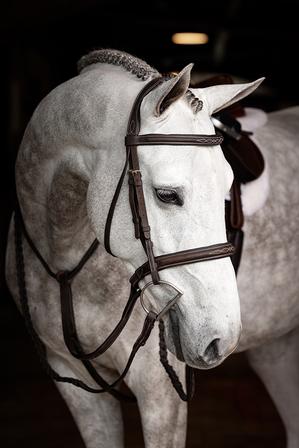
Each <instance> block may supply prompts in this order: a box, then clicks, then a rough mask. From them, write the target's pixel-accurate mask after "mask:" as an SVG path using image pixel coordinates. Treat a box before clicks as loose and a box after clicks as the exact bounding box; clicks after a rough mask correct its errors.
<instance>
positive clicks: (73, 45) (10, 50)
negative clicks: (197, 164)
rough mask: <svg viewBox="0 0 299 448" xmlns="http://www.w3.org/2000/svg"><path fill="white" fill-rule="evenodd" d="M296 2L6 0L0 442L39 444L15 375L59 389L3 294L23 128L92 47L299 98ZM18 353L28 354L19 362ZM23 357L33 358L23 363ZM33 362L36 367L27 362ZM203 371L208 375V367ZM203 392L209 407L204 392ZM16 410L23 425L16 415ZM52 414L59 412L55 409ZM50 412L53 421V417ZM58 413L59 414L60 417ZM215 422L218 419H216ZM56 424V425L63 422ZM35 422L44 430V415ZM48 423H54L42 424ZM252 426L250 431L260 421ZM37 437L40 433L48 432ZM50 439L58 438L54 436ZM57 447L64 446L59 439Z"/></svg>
mask: <svg viewBox="0 0 299 448" xmlns="http://www.w3.org/2000/svg"><path fill="white" fill-rule="evenodd" d="M297 3H298V2H297V1H292V0H285V1H284V2H269V1H262V0H259V1H258V0H251V1H250V2H249V1H248V2H245V1H242V0H226V1H225V0H222V1H216V0H215V1H213V2H211V1H207V0H205V1H201V0H198V1H196V2H195V1H194V2H181V3H177V2H175V1H166V0H165V1H164V0H160V1H159V0H152V1H151V2H141V1H138V2H137V1H132V2H125V1H119V0H105V1H100V0H72V1H70V0H51V1H49V0H43V1H38V0H27V1H21V0H10V1H9V2H6V3H5V4H2V5H1V15H0V46H1V56H2V57H1V59H2V60H1V72H0V80H1V92H2V95H1V106H2V107H1V127H2V129H1V137H2V141H1V165H0V169H1V171H0V186H1V189H0V195H1V196H0V197H1V220H0V231H1V238H0V257H1V258H0V269H1V277H0V279H1V283H0V285H1V302H0V303H1V305H0V312H1V317H0V323H1V337H2V339H1V346H2V348H3V354H2V367H3V370H2V381H3V384H6V385H7V387H4V391H5V393H4V395H3V396H4V401H3V402H2V405H3V406H1V415H2V416H3V415H6V416H7V426H6V429H5V430H4V431H2V432H0V444H1V446H5V447H8V446H11V447H15V446H17V443H19V442H20V439H22V436H21V434H22V432H20V438H16V433H17V432H18V431H22V430H23V431H25V432H24V434H25V435H24V437H25V439H26V443H25V445H24V446H27V445H28V446H29V445H30V446H33V445H32V440H33V439H34V426H36V425H34V418H33V414H34V412H35V411H34V409H35V407H36V406H37V407H38V406H39V405H38V403H39V401H38V398H37V399H36V400H33V401H29V402H28V406H26V405H24V406H23V407H20V400H21V401H22V400H28V399H29V396H28V394H27V395H22V393H24V392H22V393H21V392H20V393H21V395H19V396H18V398H16V397H15V396H14V394H13V392H12V391H18V390H22V391H23V390H24V389H25V390H26V388H27V386H28V383H26V381H25V382H24V381H21V380H20V379H19V378H20V374H21V373H22V372H23V373H24V372H25V376H26V375H28V378H29V379H30V378H31V380H30V381H32V374H33V378H35V379H36V383H37V384H38V386H37V387H38V388H40V389H37V390H35V389H34V384H31V383H30V384H31V386H30V387H31V389H30V391H31V392H30V393H32V394H33V395H34V394H37V395H39V394H40V393H45V394H46V395H47V393H48V395H49V396H52V395H51V394H52V393H54V392H53V389H51V387H52V385H51V384H49V383H48V382H47V379H45V378H44V377H43V376H42V373H41V372H40V370H39V365H38V363H37V361H36V358H35V355H34V353H32V352H31V345H30V341H29V340H28V339H27V335H26V333H25V331H24V328H23V322H22V320H21V319H20V318H19V316H18V313H17V311H16V309H15V307H14V305H13V303H12V301H11V299H10V297H9V295H8V293H7V290H6V286H5V281H4V274H3V272H4V269H3V266H4V256H5V245H6V233H7V226H8V221H9V217H10V214H11V210H12V206H13V185H14V176H13V170H14V160H15V156H16V153H17V149H18V145H19V143H20V140H21V137H22V134H23V132H24V129H25V126H26V124H27V122H28V120H29V118H30V116H31V114H32V112H33V110H34V108H35V107H36V106H37V104H38V102H39V101H40V100H41V99H42V98H43V97H44V96H45V95H46V94H47V93H48V92H49V91H50V90H51V89H52V88H54V87H55V86H56V85H58V84H59V83H61V82H63V81H65V80H67V79H68V78H70V77H72V76H75V75H76V62H77V60H78V59H79V58H80V57H81V56H82V55H83V54H85V53H87V52H88V51H90V50H91V49H94V48H99V47H110V48H117V49H121V50H125V51H127V52H129V53H132V54H134V55H136V56H138V57H140V58H142V59H144V60H146V61H147V62H148V63H149V64H151V65H153V66H155V67H156V68H157V69H158V70H160V71H161V72H165V71H169V70H171V71H173V70H179V69H181V68H183V66H184V65H186V64H188V63H189V62H194V63H195V67H194V74H195V75H196V74H197V75H199V76H201V77H208V75H209V74H215V73H229V74H231V75H232V76H233V77H236V78H238V79H240V80H244V81H247V80H253V79H255V78H258V77H260V76H266V81H265V82H264V83H263V87H262V88H261V89H259V93H256V94H253V95H252V96H251V97H250V98H248V99H247V100H245V105H246V104H248V105H254V106H257V107H262V108H263V109H264V110H266V111H271V110H274V109H279V108H282V107H284V106H288V105H295V104H298V102H299V89H298V87H297V83H298V74H297V71H296V65H297V64H296V55H297V53H296V52H297V46H298V41H299V39H298V37H299V31H298V26H297V23H296V20H297V14H296V6H297ZM177 31H199V32H206V33H207V34H208V35H209V38H210V40H209V43H208V44H207V45H203V46H175V45H174V44H173V43H172V42H171V35H172V34H173V33H174V32H177ZM21 355H23V357H22V356H21ZM19 356H21V360H23V362H21V361H18V357H19ZM27 358H29V361H30V362H29V361H28V362H27V361H26V359H27ZM235 359H236V360H237V361H234V362H235V363H236V364H234V365H233V367H234V369H235V370H234V372H239V373H240V375H241V376H236V375H235V376H233V377H232V378H245V380H246V381H247V380H248V378H249V379H251V380H252V381H253V384H254V387H256V388H257V389H254V388H253V389H252V390H253V393H256V392H257V391H258V392H260V393H261V396H263V397H264V400H265V402H263V401H262V402H261V403H260V406H266V409H268V410H269V412H270V414H269V415H270V417H269V418H270V420H271V419H273V422H274V423H273V426H271V424H270V426H269V431H268V432H267V431H266V433H267V434H268V435H269V437H270V435H274V436H276V439H275V440H276V441H278V442H277V443H278V445H277V446H283V445H282V440H283V430H282V427H281V422H280V420H279V417H278V416H277V414H276V412H275V410H274V408H273V407H272V405H271V404H270V401H267V400H269V398H268V396H267V393H266V391H265V390H264V389H263V387H262V385H261V384H260V383H259V381H258V380H257V379H256V378H255V376H254V375H253V374H252V373H251V372H250V370H247V369H248V367H245V365H246V364H244V362H245V361H243V360H242V359H243V358H240V357H239V358H238V356H237V357H236V358H235ZM230 362H233V361H228V367H223V368H222V367H221V368H219V369H218V372H220V373H219V375H220V376H219V377H217V375H218V374H216V373H215V374H211V375H212V376H211V377H209V378H212V380H211V381H214V380H215V384H216V386H215V387H216V389H217V387H218V386H219V383H217V381H218V380H219V381H220V382H221V381H224V380H223V378H231V376H230V375H233V373H232V369H230V364H229V363H230ZM24 363H25V365H26V368H25V369H24ZM35 363H36V364H35ZM28 366H33V367H32V369H31V367H28ZM221 369H222V370H221ZM222 374H223V375H224V377H223V376H221V375H222ZM213 375H216V376H215V377H214V376H213ZM242 375H243V377H242ZM203 377H204V378H207V376H206V374H205V373H204V374H203ZM28 378H27V379H28ZM41 378H42V380H41ZM221 378H222V379H221ZM245 380H244V381H245ZM236 381H237V380H236ZM240 381H241V380H240ZM248 381H249V380H248ZM224 383H225V381H224ZM45 384H46V385H47V386H45ZM213 384H214V383H213ZM225 384H226V383H225ZM225 384H224V390H226V389H225V387H230V386H227V384H226V386H225ZM228 384H231V383H230V382H229V383H228ZM240 384H241V385H242V384H243V383H242V382H241V383H240ZM245 384H247V383H245ZM43 387H48V388H49V389H47V388H46V389H43ZM240 387H241V388H242V387H243V386H240ZM244 387H245V386H244ZM45 391H46V392H45ZM54 391H55V389H54ZM223 393H224V392H223ZM263 394H264V395H263ZM5 397H6V398H5ZM224 397H225V393H224ZM245 398H246V393H245ZM247 398H248V397H247ZM224 399H227V397H226V398H224ZM5 400H6V401H5ZM18 400H19V401H18ZM206 400H207V407H208V408H209V406H210V402H209V400H208V396H207V397H206ZM54 401H55V400H54ZM249 401H250V400H249ZM265 403H266V404H265ZM55 406H58V409H59V406H62V404H61V401H60V399H59V398H56V401H55ZM267 406H268V407H267ZM7 407H8V409H9V412H8V411H7ZM19 409H23V412H24V415H25V414H26V412H27V411H28V409H31V411H32V413H33V414H30V412H29V417H28V419H27V420H25V421H26V422H27V423H26V425H25V424H23V425H22V424H21V423H20V422H21V421H24V420H23V419H24V415H23V414H22V412H21V415H20V413H19V414H18V410H19ZM39 409H41V408H39ZM204 409H205V408H204ZM7 412H8V413H7ZM61 412H62V417H61V418H62V419H63V418H66V420H65V421H64V422H65V423H64V424H65V425H66V427H67V424H69V425H70V428H71V429H70V432H72V431H73V427H72V426H71V425H72V424H71V423H66V422H70V420H67V417H66V416H67V415H68V414H67V412H66V411H61ZM198 412H200V411H198ZM201 412H202V411H201ZM224 412H226V411H225V410H224ZM271 412H272V414H271ZM58 415H60V414H59V411H58ZM132 415H134V412H133V411H132ZM16 416H18V420H17V422H18V423H17V422H16V421H15V420H14V418H15V417H16ZM55 416H56V417H57V415H56V414H55ZM44 418H45V419H47V416H44ZM68 418H69V416H68ZM57 419H58V420H60V418H59V417H57ZM2 421H3V420H2ZM62 421H63V420H62ZM211 421H212V419H211ZM240 421H241V420H240ZM271 421H272V420H271ZM32 422H33V423H32ZM27 424H28V425H29V428H30V424H31V430H32V431H31V430H30V429H28V431H27V432H26V430H25V429H24V428H25V427H26V428H27ZM215 424H216V425H217V422H216V423H215ZM239 424H241V423H240V422H239ZM255 424H256V423H255ZM54 426H55V425H54ZM62 426H63V424H62ZM50 427H51V425H50ZM58 427H59V428H60V426H59V425H58ZM63 427H64V426H63ZM7 428H10V429H7ZM20 428H21V429H20ZM39 428H43V425H42V424H41V423H40V424H39ZM44 428H49V426H47V425H44ZM55 428H56V426H55ZM254 428H255V429H253V433H254V431H256V426H255V427H254ZM56 430H57V428H56ZM60 430H61V428H60V429H59V430H58V432H57V434H58V433H59V434H60V432H63V431H60ZM15 431H16V432H15ZM30 431H31V432H30ZM59 431H60V432H59ZM260 432H261V433H262V431H260ZM38 433H40V430H38ZM249 433H250V431H249ZM30 434H32V439H30V437H31V436H30ZM42 434H43V433H42ZM236 434H238V432H236ZM60 435H61V434H60ZM259 435H261V434H259ZM40 437H41V439H42V440H43V437H42V435H41V436H40ZM236 437H237V436H236ZM28 438H29V439H28ZM274 438H275V437H274ZM49 440H50V439H49ZM71 440H72V439H71ZM236 440H239V439H236ZM257 440H259V439H257ZM74 443H75V442H74ZM190 443H191V442H190ZM256 443H257V442H256ZM273 443H274V442H273ZM279 443H280V444H279ZM230 445H231V446H241V444H240V445H238V442H237V444H236V445H233V443H232V441H231V440H230ZM44 446H46V445H44ZM47 446H58V444H57V442H55V436H53V440H52V442H51V441H49V443H48V445H47ZM59 446H60V445H59ZM61 446H65V445H63V443H62V445H61ZM73 446H79V445H76V444H74V445H73ZM80 446H81V445H80ZM131 446H133V445H131ZM136 446H137V445H136ZM190 446H191V445H190ZM192 446H193V445H192ZM194 446H195V445H194ZM206 446H213V445H212V444H210V445H209V444H207V445H206ZM218 446H219V447H220V445H218ZM221 446H222V445H221ZM223 446H225V445H223ZM243 446H245V445H243ZM255 446H258V445H257V444H255ZM261 446H265V445H261ZM272 446H274V445H273V444H272ZM275 446H276V445H275Z"/></svg>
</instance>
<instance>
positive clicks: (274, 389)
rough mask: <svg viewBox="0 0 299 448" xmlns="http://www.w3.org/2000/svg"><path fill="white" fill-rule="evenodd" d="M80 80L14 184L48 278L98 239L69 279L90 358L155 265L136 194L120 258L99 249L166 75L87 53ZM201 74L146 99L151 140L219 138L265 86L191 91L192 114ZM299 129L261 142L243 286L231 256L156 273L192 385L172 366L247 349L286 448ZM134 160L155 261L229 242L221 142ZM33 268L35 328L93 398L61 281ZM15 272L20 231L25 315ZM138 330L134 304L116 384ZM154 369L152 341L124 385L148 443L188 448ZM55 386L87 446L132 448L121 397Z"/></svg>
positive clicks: (292, 417)
mask: <svg viewBox="0 0 299 448" xmlns="http://www.w3.org/2000/svg"><path fill="white" fill-rule="evenodd" d="M81 68H82V70H81V73H80V74H79V76H76V77H75V78H73V79H70V80H69V81H67V82H65V83H64V84H62V85H60V86H58V87H57V88H56V89H54V90H53V91H52V92H51V93H50V94H49V95H48V96H47V97H46V98H45V99H43V101H42V102H41V103H40V104H39V106H38V107H37V109H36V111H35V112H34V114H33V117H32V119H31V120H30V122H29V124H28V126H27V129H26V132H25V135H24V138H23V141H22V144H21V147H20V150H19V154H18V158H17V163H16V184H17V193H18V197H19V202H20V206H21V210H22V213H23V216H24V220H25V224H26V227H27V229H28V231H29V233H30V235H31V237H32V239H33V241H34V243H35V244H36V246H37V247H38V249H39V250H40V252H41V253H42V254H43V257H44V258H45V259H46V260H47V262H48V264H49V265H50V266H51V268H52V270H53V271H59V270H60V269H71V268H72V267H74V266H75V265H76V264H77V263H78V260H79V259H80V258H81V256H82V254H83V253H84V251H85V250H86V249H87V248H88V246H89V245H90V243H91V242H92V240H93V239H94V238H95V237H96V238H97V239H98V240H99V242H100V246H99V248H98V250H97V251H96V253H95V254H94V255H93V256H92V258H91V259H90V260H89V261H88V263H87V264H86V265H85V266H84V268H83V269H82V271H81V272H80V273H79V274H78V275H77V276H76V278H75V279H74V281H73V294H74V302H75V314H76V321H77V326H78V332H79V335H80V339H81V342H82V345H83V348H84V349H85V350H87V351H90V350H91V349H93V348H95V347H96V346H98V345H99V343H100V342H101V341H103V340H104V339H105V337H106V336H107V335H108V334H109V333H110V332H111V330H112V329H113V327H114V325H115V323H116V322H117V320H118V319H119V317H120V315H121V312H122V309H123V307H124V303H125V300H126V298H127V296H128V292H129V287H128V278H129V276H130V275H131V274H132V273H133V272H134V271H135V269H136V268H137V267H138V266H140V265H141V264H142V263H143V262H144V261H145V253H144V251H143V249H142V246H141V244H140V241H138V240H135V237H134V231H133V225H132V221H131V212H130V207H129V201H128V186H127V183H126V182H125V183H124V185H123V187H122V190H121V194H120V199H119V202H118V204H117V206H116V211H115V215H114V218H113V222H112V231H111V247H112V252H113V253H114V254H115V255H117V257H118V258H113V257H111V256H110V255H108V254H107V253H106V252H105V250H104V248H103V240H104V227H105V222H106V218H107V213H108V209H109V205H110V203H111V199H112V196H113V193H114V190H115V187H116V183H117V181H118V179H119V176H120V172H121V169H122V166H123V163H124V159H125V148H124V137H125V134H126V126H127V121H128V116H129V113H130V110H131V108H132V105H133V102H134V100H135V98H136V96H137V94H138V92H140V90H141V89H142V88H143V86H144V85H145V84H146V83H147V82H149V80H151V79H152V78H154V77H156V76H158V73H157V71H156V70H154V69H152V68H151V67H149V66H148V65H147V64H146V63H144V62H143V61H141V60H139V59H137V58H134V57H132V56H130V55H128V54H126V53H121V52H119V51H116V50H99V51H95V52H93V53H91V54H89V55H87V56H86V57H84V58H83V59H82V61H81ZM191 68H192V66H191V65H189V66H187V67H186V68H185V69H183V70H182V71H181V72H180V73H179V74H178V75H177V76H176V77H174V78H170V79H169V80H167V81H165V82H164V83H162V84H161V85H160V86H159V87H158V88H156V89H155V90H154V91H152V92H151V93H150V94H149V95H148V96H146V97H145V98H144V100H143V102H142V107H141V133H142V134H146V133H188V134H213V133H214V127H213V125H212V122H211V119H210V116H211V114H212V113H214V112H215V111H218V110H220V109H221V108H224V107H226V106H228V105H230V104H232V103H233V102H235V101H237V100H240V99H242V98H243V97H244V96H246V95H248V94H249V93H251V92H252V91H253V90H254V89H255V88H256V87H258V85H259V84H260V82H261V81H260V80H259V81H256V82H253V83H248V84H234V85H221V86H214V87H208V88H203V89H193V90H192V92H193V94H194V95H195V96H196V97H197V98H198V99H199V100H201V101H202V102H203V107H202V109H201V110H197V111H196V112H195V111H194V108H193V107H192V104H190V101H189V100H188V96H186V92H187V90H188V86H189V81H190V71H191ZM298 117H299V110H298V109H296V108H293V109H287V110H283V111H279V112H276V113H271V114H270V115H269V117H268V122H267V123H266V124H265V125H264V126H262V127H261V128H259V129H258V130H257V131H256V133H255V136H254V140H255V141H256V142H257V144H258V145H259V146H260V148H261V149H262V152H263V154H264V156H265V158H266V165H267V169H266V171H265V173H264V174H263V177H262V179H261V180H259V181H258V183H253V184H252V185H250V184H249V185H247V187H246V189H245V190H244V191H243V193H244V199H245V205H244V209H246V210H249V212H248V213H250V210H251V211H252V210H254V211H256V209H257V208H259V210H258V211H256V213H255V214H252V216H249V217H247V218H246V221H245V228H244V231H245V245H244V250H243V256H242V263H241V266H240V270H239V274H238V288H237V283H236V278H235V274H234V270H233V267H232V264H231V261H230V259H229V258H224V259H220V260H214V261H206V262H202V263H196V264H190V265H188V264H187V265H185V266H180V267H176V268H171V269H166V270H164V271H162V272H161V278H162V279H163V280H167V281H170V282H172V283H174V284H175V285H177V286H178V287H179V288H180V289H181V290H182V291H183V293H184V294H183V296H182V297H181V298H180V300H179V302H178V303H177V304H176V306H175V307H174V308H173V310H172V311H171V313H169V314H168V315H167V316H166V317H165V319H166V327H167V334H166V342H167V347H168V349H169V350H170V352H172V353H173V355H171V362H172V364H173V365H174V366H175V368H176V370H177V372H178V373H179V375H180V377H181V378H182V379H183V378H184V363H183V362H181V361H180V360H178V359H177V357H179V358H180V359H182V358H183V359H184V361H185V362H186V363H188V364H189V365H191V366H194V367H196V368H201V369H205V368H212V367H215V366H217V365H218V364H219V363H221V362H222V361H223V360H224V359H225V358H226V357H227V356H228V355H229V354H231V353H232V352H233V351H234V350H235V349H236V347H237V345H238V343H239V345H238V348H237V350H247V351H248V354H249V359H250V361H251V365H252V366H253V368H254V369H255V370H256V372H257V373H258V374H259V375H260V377H261V378H262V380H263V381H264V382H265V384H266V386H267V388H268V390H269V392H270V394H271V395H272V397H273V400H274V402H275V404H276V406H277V409H278V411H279V412H280V415H281V417H282V419H283V421H284V423H285V426H286V430H287V435H288V448H298V447H299V425H298V421H299V348H298V347H299V331H298V324H299V300H298V299H299V297H298V294H299V276H298V272H297V271H298V259H299V238H298V227H299V207H298V191H299V176H298V171H299V157H298V156H299V154H298V149H297V146H298V138H299V129H298ZM138 151H139V157H140V165H141V169H142V173H143V181H144V191H145V199H146V206H147V210H148V215H149V222H150V224H151V228H152V240H153V242H154V249H155V254H156V255H159V254H164V253H169V252H175V251H179V250H184V249H190V248H192V247H199V246H207V245H210V244H214V243H220V242H225V241H226V231H225V220H224V199H225V196H226V195H227V193H228V191H229V189H230V186H231V183H232V180H233V174H232V170H231V168H230V166H229V164H228V163H227V161H226V160H225V158H224V156H223V153H222V150H221V148H220V146H217V147H190V146H186V147H178V146H152V147H144V146H142V147H140V148H139V150H138ZM253 190H254V191H256V190H257V192H258V196H259V197H258V201H259V206H258V207H257V206H256V204H255V203H251V204H250V203H247V202H248V201H249V202H250V201H252V194H250V191H253ZM267 191H268V193H267V194H268V197H267V200H266V201H265V199H266V193H265V192H267ZM246 201H247V202H246ZM254 201H255V199H253V202H254ZM24 257H25V266H26V280H27V289H28V296H29V307H30V311H31V315H32V320H33V323H34V326H35V329H36V331H37V333H38V334H39V336H40V338H41V339H42V341H43V342H44V344H45V345H46V348H47V358H48V361H49V363H50V364H51V366H52V367H53V368H55V369H56V370H57V371H58V372H59V373H60V374H61V375H67V376H74V377H77V378H79V379H81V380H84V381H85V382H87V383H88V384H90V385H91V386H94V387H95V384H94V382H93V381H92V380H91V379H90V377H89V375H88V374H87V372H86V370H85V369H84V367H83V366H82V364H81V362H80V361H78V360H76V359H75V358H73V357H72V356H71V355H70V353H69V352H68V350H67V349H66V346H65V344H64V341H63V335H62V328H61V313H60V304H59V288H58V286H57V283H56V281H55V280H53V278H51V277H50V276H49V275H48V274H47V273H46V272H45V270H44V268H43V267H42V265H41V263H40V262H39V260H38V259H37V258H36V256H35V254H34V253H33V252H32V250H31V248H30V247H29V246H28V244H27V242H24ZM15 261H16V260H15V252H14V227H13V225H11V227H10V231H9V240H8V248H7V268H6V277H7V282H8V285H9V288H10V291H11V293H12V295H13V297H14V298H15V301H16V302H17V304H18V305H19V293H18V288H17V281H16V265H15ZM238 291H239V295H240V301H239V295H238ZM149 300H150V301H151V303H152V306H153V307H154V308H155V309H162V308H163V306H164V305H165V303H164V304H163V298H161V295H160V294H156V295H155V297H154V298H153V297H152V296H150V297H149ZM240 304H241V307H240ZM240 308H241V313H240ZM169 316H170V318H169ZM143 320H144V311H143V309H142V308H141V306H140V304H137V306H136V307H135V310H134V312H133V315H132V317H131V319H130V321H129V323H128V324H127V326H126V328H125V330H124V331H123V333H122V334H121V336H120V337H119V338H118V339H117V341H116V342H115V343H114V344H113V346H112V347H111V348H110V349H109V351H107V352H106V353H105V354H104V355H103V356H101V357H100V358H98V359H97V360H95V361H94V362H93V363H94V366H95V367H96V368H97V369H98V371H99V372H100V373H101V374H102V375H103V376H104V377H105V378H106V379H107V381H113V379H115V378H116V376H117V373H118V372H121V371H122V369H123V368H124V365H125V363H126V360H127V358H128V356H129V353H130V351H131V348H132V345H133V343H134V341H135V339H136V336H137V335H138V334H139V332H140V329H141V327H142V324H143ZM241 322H242V328H243V329H242V331H241ZM178 346H179V347H180V353H177V351H176V347H178ZM175 355H177V356H175ZM158 358H159V356H158V336H157V331H156V329H154V332H153V333H152V335H151V337H150V339H149V340H148V342H147V344H146V346H145V347H144V348H143V349H142V350H140V352H139V353H138V355H137V356H136V359H135V361H134V363H133V365H132V367H131V369H130V371H129V373H128V375H127V377H126V383H127V385H128V386H129V387H130V389H131V390H132V391H133V393H134V394H135V395H136V397H137V400H138V406H139V410H140V414H141V419H142V426H143V434H144V441H145V446H146V447H147V448H157V447H159V448H166V447H172V448H173V447H177V448H179V447H184V446H185V438H186V418H187V408H186V403H184V402H183V401H181V400H180V399H179V397H178V396H177V394H176V392H175V390H174V389H173V387H172V385H171V383H170V381H169V378H168V377H167V375H166V373H165V371H164V370H163V368H162V366H161V365H160V363H159V359H158ZM57 386H58V388H59V390H60V392H61V394H62V396H63V397H64V399H65V401H66V403H67V405H68V407H69V409H70V411H71V412H72V414H73V416H74V419H75V421H76V423H77V425H78V428H79V430H80V432H81V434H82V437H83V440H84V441H85V444H86V447H88V448H99V447H105V448H108V447H111V448H120V447H122V446H123V425H122V416H121V411H120V405H119V402H118V401H117V400H116V399H115V398H114V397H111V395H109V394H107V393H105V394H100V395H93V394H90V393H88V392H86V391H84V390H82V389H79V388H76V387H75V386H73V385H70V384H65V383H57Z"/></svg>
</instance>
